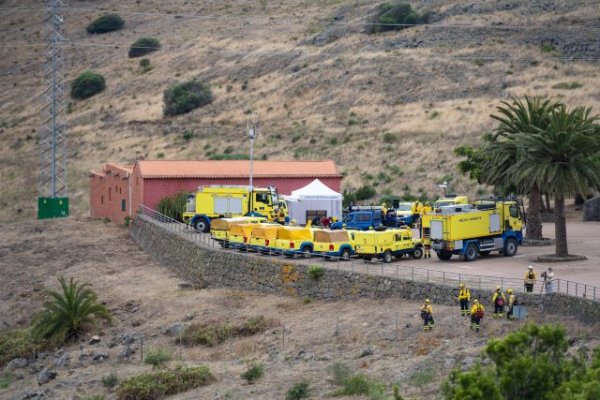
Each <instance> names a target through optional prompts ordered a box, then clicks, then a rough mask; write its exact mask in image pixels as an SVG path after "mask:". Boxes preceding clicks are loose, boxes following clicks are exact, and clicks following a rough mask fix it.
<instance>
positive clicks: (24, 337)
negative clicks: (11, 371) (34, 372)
mask: <svg viewBox="0 0 600 400" xmlns="http://www.w3.org/2000/svg"><path fill="white" fill-rule="evenodd" d="M44 348H45V346H44V344H43V343H37V342H35V341H34V340H33V339H32V337H31V334H30V331H29V330H28V329H12V330H6V331H2V332H0V365H4V364H6V363H7V362H9V361H10V360H12V359H13V358H18V357H22V358H31V357H32V356H33V355H34V354H35V353H36V352H38V351H41V350H43V349H44Z"/></svg>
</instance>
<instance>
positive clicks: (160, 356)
mask: <svg viewBox="0 0 600 400" xmlns="http://www.w3.org/2000/svg"><path fill="white" fill-rule="evenodd" d="M170 359H171V354H169V352H168V351H166V350H163V349H154V350H150V351H148V354H147V355H146V357H145V358H144V364H148V365H152V369H155V368H162V367H164V366H165V364H166V363H167V362H168V361H169V360H170Z"/></svg>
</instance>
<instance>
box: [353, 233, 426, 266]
mask: <svg viewBox="0 0 600 400" xmlns="http://www.w3.org/2000/svg"><path fill="white" fill-rule="evenodd" d="M354 243H355V251H356V254H358V256H359V257H362V258H363V259H365V260H366V261H369V260H371V259H372V258H379V259H381V260H383V262H386V263H389V262H392V260H393V259H394V257H402V256H404V255H410V256H411V257H413V258H415V259H418V258H421V257H423V245H422V243H421V240H420V239H415V238H413V236H412V230H411V229H386V230H385V231H361V232H358V231H357V232H354Z"/></svg>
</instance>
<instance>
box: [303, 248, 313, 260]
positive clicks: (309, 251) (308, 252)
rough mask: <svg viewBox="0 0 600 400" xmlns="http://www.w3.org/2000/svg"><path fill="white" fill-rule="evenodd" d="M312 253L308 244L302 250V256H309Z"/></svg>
mask: <svg viewBox="0 0 600 400" xmlns="http://www.w3.org/2000/svg"><path fill="white" fill-rule="evenodd" d="M311 253H312V247H310V246H306V247H305V248H304V249H303V250H302V257H304V258H310V256H311Z"/></svg>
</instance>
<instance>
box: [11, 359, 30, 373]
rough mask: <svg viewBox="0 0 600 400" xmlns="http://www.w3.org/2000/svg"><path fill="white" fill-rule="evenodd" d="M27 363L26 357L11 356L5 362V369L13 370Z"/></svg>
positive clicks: (23, 366)
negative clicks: (10, 358) (6, 362)
mask: <svg viewBox="0 0 600 400" xmlns="http://www.w3.org/2000/svg"><path fill="white" fill-rule="evenodd" d="M28 364H29V361H27V359H26V358H20V357H19V358H13V359H12V360H10V361H9V362H8V364H6V369H8V370H13V369H17V368H25V367H26V366H27V365H28Z"/></svg>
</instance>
